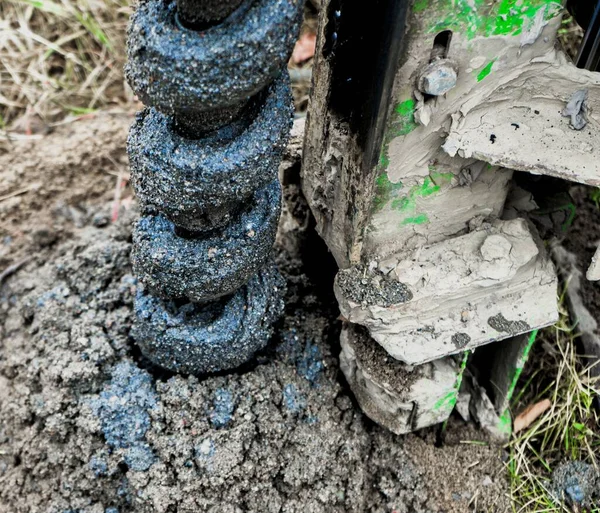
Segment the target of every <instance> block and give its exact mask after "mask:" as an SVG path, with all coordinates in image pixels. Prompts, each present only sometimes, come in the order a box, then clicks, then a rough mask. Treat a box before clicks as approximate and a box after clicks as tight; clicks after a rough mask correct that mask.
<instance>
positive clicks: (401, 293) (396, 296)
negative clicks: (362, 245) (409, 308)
mask: <svg viewBox="0 0 600 513" xmlns="http://www.w3.org/2000/svg"><path fill="white" fill-rule="evenodd" d="M336 280H337V283H338V285H339V287H340V289H341V290H342V292H343V293H344V295H345V296H346V297H348V298H350V299H351V300H352V301H354V302H356V303H359V304H365V305H377V306H382V307H388V306H391V305H395V304H398V303H406V302H407V301H410V300H411V299H412V297H413V295H412V292H411V291H410V290H409V288H408V287H407V286H406V285H405V284H404V283H401V282H399V281H395V280H392V279H390V278H389V277H387V276H386V275H384V274H382V273H380V272H378V271H376V270H369V269H368V268H367V267H366V266H363V265H358V266H354V267H351V268H349V269H343V270H341V271H340V272H339V273H338V275H337V277H336Z"/></svg>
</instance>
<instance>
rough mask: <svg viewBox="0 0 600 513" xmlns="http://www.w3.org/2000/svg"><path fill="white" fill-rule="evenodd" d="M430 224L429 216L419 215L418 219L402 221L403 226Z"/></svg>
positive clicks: (411, 218)
mask: <svg viewBox="0 0 600 513" xmlns="http://www.w3.org/2000/svg"><path fill="white" fill-rule="evenodd" d="M428 222H429V217H427V214H419V215H418V216H416V217H407V218H406V219H404V221H402V224H425V223H428Z"/></svg>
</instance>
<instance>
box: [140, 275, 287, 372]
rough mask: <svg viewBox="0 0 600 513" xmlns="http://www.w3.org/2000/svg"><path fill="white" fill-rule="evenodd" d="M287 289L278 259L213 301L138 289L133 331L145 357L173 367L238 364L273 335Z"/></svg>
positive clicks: (216, 367)
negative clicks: (168, 297)
mask: <svg viewBox="0 0 600 513" xmlns="http://www.w3.org/2000/svg"><path fill="white" fill-rule="evenodd" d="M284 290H285V283H284V281H283V279H282V278H281V275H280V274H279V271H278V270H277V268H276V267H275V265H274V264H269V265H267V266H265V267H264V268H263V269H262V270H261V271H259V272H258V273H257V274H255V275H254V276H253V277H252V278H251V279H250V281H249V282H248V283H247V284H246V285H244V286H242V287H240V288H239V289H238V290H237V291H236V292H234V293H233V294H232V295H230V296H228V297H226V298H223V299H221V300H218V301H214V302H211V303H205V304H199V303H189V302H184V303H183V304H181V303H178V302H176V301H173V300H162V299H160V298H157V297H156V296H153V295H150V294H148V293H146V292H145V291H144V290H139V291H138V293H137V297H136V300H135V314H136V321H135V324H134V328H133V336H134V337H135V339H136V341H137V343H138V345H139V346H140V348H141V350H142V352H143V353H144V355H145V356H146V357H148V358H149V359H150V360H151V361H152V362H154V363H155V364H157V365H160V366H161V367H165V368H167V369H170V370H172V371H174V372H182V373H186V374H206V373H210V372H218V371H221V370H224V369H232V368H235V367H239V366H240V365H242V364H244V363H245V362H246V361H248V360H249V359H250V358H252V356H253V355H254V353H255V352H256V351H258V350H260V349H262V348H263V347H264V346H265V345H266V343H267V341H268V340H269V338H270V336H271V334H272V332H273V327H272V325H273V323H274V322H275V321H276V320H277V319H278V318H279V317H280V315H281V314H282V312H283V293H284Z"/></svg>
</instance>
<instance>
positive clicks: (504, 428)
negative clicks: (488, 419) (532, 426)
mask: <svg viewBox="0 0 600 513" xmlns="http://www.w3.org/2000/svg"><path fill="white" fill-rule="evenodd" d="M497 427H498V430H499V431H500V432H502V433H506V434H507V435H510V433H512V418H511V416H510V411H509V410H508V409H507V410H506V411H505V412H504V413H503V414H502V415H500V417H499V418H498V426H497Z"/></svg>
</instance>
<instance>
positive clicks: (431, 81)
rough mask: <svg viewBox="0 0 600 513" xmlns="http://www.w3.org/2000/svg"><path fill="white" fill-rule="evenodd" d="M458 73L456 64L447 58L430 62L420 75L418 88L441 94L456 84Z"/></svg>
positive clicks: (425, 92) (435, 94)
mask: <svg viewBox="0 0 600 513" xmlns="http://www.w3.org/2000/svg"><path fill="white" fill-rule="evenodd" d="M457 79H458V75H457V74H456V70H455V69H454V66H453V65H452V64H451V63H450V62H449V61H448V60H446V59H441V60H438V61H435V62H432V63H431V64H429V65H428V66H427V67H426V68H425V69H424V70H423V72H422V73H421V75H420V77H419V83H418V88H419V91H421V92H422V93H424V94H429V95H432V96H441V95H442V94H446V93H447V92H448V91H450V89H452V88H453V87H454V86H455V85H456V81H457Z"/></svg>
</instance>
